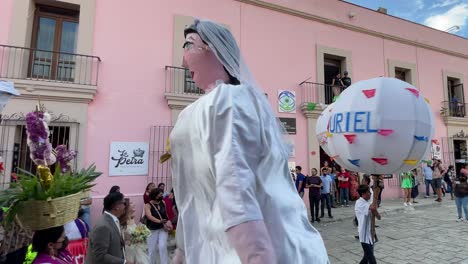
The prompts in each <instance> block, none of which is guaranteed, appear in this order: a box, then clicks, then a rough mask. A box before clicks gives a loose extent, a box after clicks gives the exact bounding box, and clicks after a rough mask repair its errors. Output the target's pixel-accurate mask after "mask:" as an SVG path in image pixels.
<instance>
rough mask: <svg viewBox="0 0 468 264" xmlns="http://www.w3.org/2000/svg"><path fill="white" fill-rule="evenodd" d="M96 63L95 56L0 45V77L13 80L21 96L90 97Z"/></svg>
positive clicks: (95, 79)
mask: <svg viewBox="0 0 468 264" xmlns="http://www.w3.org/2000/svg"><path fill="white" fill-rule="evenodd" d="M100 62H101V59H100V58H99V57H96V56H89V55H81V54H73V53H66V52H55V51H46V50H39V49H31V48H24V47H16V46H9V45H0V79H7V80H11V81H13V82H15V85H16V87H17V88H18V89H19V90H20V91H21V92H22V96H23V97H33V98H37V97H39V94H40V95H41V98H42V97H45V98H47V97H63V98H70V99H71V100H72V101H75V100H74V99H78V101H80V100H85V101H89V100H92V99H93V97H94V94H95V93H96V90H97V88H96V86H97V83H98V76H99V64H100Z"/></svg>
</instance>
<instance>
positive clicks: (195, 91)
mask: <svg viewBox="0 0 468 264" xmlns="http://www.w3.org/2000/svg"><path fill="white" fill-rule="evenodd" d="M165 69H166V93H172V94H190V95H202V94H204V93H205V92H204V91H203V90H201V89H199V88H198V87H197V85H196V84H195V82H194V81H193V80H192V76H191V74H190V72H189V71H188V69H186V68H182V67H174V66H166V68H165Z"/></svg>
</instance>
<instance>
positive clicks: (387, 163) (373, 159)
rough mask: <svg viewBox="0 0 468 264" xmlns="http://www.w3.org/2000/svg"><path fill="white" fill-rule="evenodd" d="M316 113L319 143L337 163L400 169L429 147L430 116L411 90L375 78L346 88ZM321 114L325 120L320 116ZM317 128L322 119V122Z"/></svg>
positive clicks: (351, 167) (397, 82) (413, 162)
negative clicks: (334, 100) (324, 129)
mask: <svg viewBox="0 0 468 264" xmlns="http://www.w3.org/2000/svg"><path fill="white" fill-rule="evenodd" d="M329 108H330V109H325V110H324V112H323V113H322V116H321V117H319V120H318V125H317V128H316V130H317V132H319V133H317V135H320V134H321V135H324V134H325V135H326V143H325V144H323V143H324V140H322V141H321V142H320V139H323V137H322V138H320V137H319V142H320V143H321V145H322V148H323V149H324V150H325V152H327V154H328V155H329V156H330V157H331V158H332V159H333V160H335V161H336V162H337V163H338V164H339V165H341V166H343V167H345V168H346V169H348V170H351V171H358V172H364V173H370V174H392V173H400V172H406V171H409V170H411V169H413V168H414V167H416V166H417V165H418V164H419V163H420V162H421V159H423V158H424V157H425V156H426V154H427V152H428V151H429V148H430V146H431V141H432V137H433V134H434V117H433V114H432V111H431V108H430V106H429V104H428V102H427V100H426V99H425V98H424V97H423V96H422V95H421V94H420V92H419V91H418V89H417V88H415V87H414V86H412V85H411V84H409V83H406V82H403V81H400V80H398V79H395V78H382V77H381V78H375V79H370V80H366V81H361V82H358V83H355V84H353V85H352V86H350V87H349V88H347V89H346V90H345V91H344V92H343V93H342V94H341V95H340V97H339V99H338V100H337V101H336V102H335V103H334V104H333V106H329ZM322 118H324V119H325V120H322ZM327 122H328V124H327V126H326V130H327V131H325V132H324V131H323V127H324V126H323V123H327Z"/></svg>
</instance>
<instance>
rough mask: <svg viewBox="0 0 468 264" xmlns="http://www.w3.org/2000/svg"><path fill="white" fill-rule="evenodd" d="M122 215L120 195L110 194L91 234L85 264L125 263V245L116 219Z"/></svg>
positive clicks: (122, 200) (122, 202)
mask: <svg viewBox="0 0 468 264" xmlns="http://www.w3.org/2000/svg"><path fill="white" fill-rule="evenodd" d="M124 213H125V200H124V195H123V194H122V193H120V192H116V193H110V194H108V195H107V196H106V197H105V198H104V213H103V214H102V216H101V218H100V219H99V221H98V222H97V223H96V225H95V226H94V229H93V231H92V232H91V235H90V239H89V247H88V252H87V257H86V262H85V263H86V264H122V263H125V253H124V246H125V243H124V241H123V237H122V232H121V230H120V223H119V219H118V218H119V217H120V216H122V215H123V214H124Z"/></svg>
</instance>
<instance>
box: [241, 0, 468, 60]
mask: <svg viewBox="0 0 468 264" xmlns="http://www.w3.org/2000/svg"><path fill="white" fill-rule="evenodd" d="M236 1H238V2H241V3H245V4H249V5H254V6H258V7H261V8H265V9H269V10H272V11H276V12H280V13H283V14H287V15H291V16H295V17H300V18H303V19H307V20H312V21H316V22H321V23H325V24H329V25H333V26H336V27H339V28H344V29H348V30H352V31H355V32H359V33H364V34H368V35H371V36H374V37H380V38H384V39H388V40H392V41H396V42H400V43H403V44H407V45H412V46H416V47H419V48H425V49H429V50H433V51H437V52H440V53H444V54H447V55H451V56H455V57H459V58H463V59H468V54H463V53H460V52H455V51H451V50H447V49H443V48H440V47H437V46H432V45H428V44H425V43H421V42H418V41H414V40H409V39H405V38H401V37H398V36H394V35H390V34H386V33H383V32H378V31H374V30H370V29H367V28H363V27H358V26H354V25H351V24H347V23H344V22H341V21H338V20H334V19H330V18H325V17H321V16H318V15H314V14H311V13H307V12H303V11H299V10H295V9H292V8H288V7H284V6H281V5H277V4H272V3H268V2H265V1H261V0H236Z"/></svg>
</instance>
